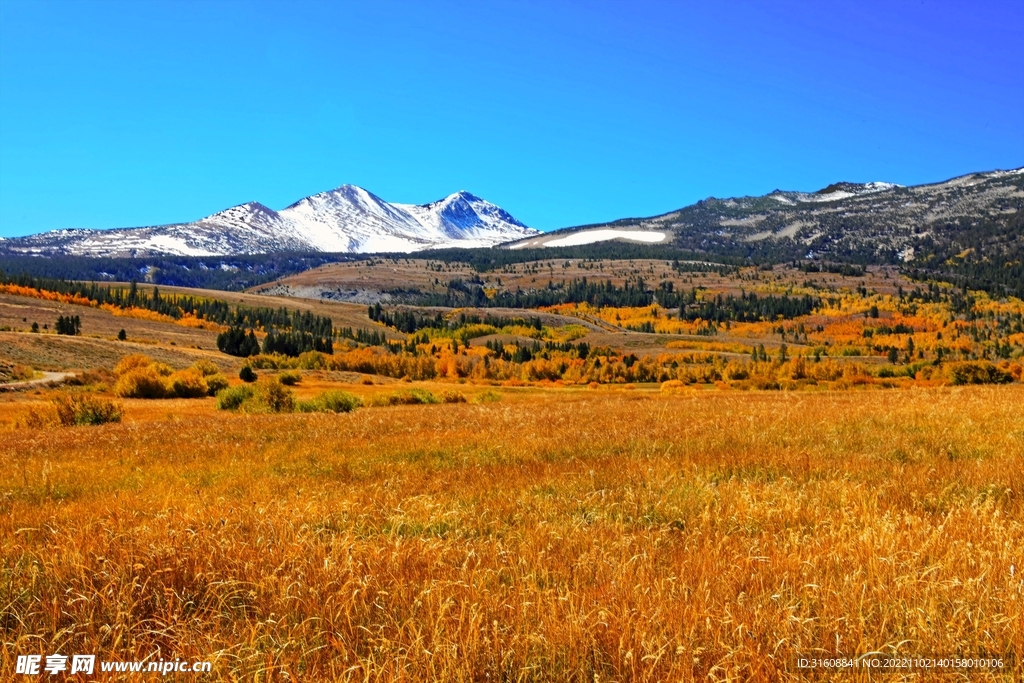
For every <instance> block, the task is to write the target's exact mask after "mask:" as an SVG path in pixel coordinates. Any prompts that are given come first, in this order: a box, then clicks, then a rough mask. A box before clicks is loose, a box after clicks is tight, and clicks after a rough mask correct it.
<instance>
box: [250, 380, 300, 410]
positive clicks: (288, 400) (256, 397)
mask: <svg viewBox="0 0 1024 683" xmlns="http://www.w3.org/2000/svg"><path fill="white" fill-rule="evenodd" d="M240 408H241V410H242V411H243V412H246V413H290V412H292V411H293V410H295V397H294V395H293V394H292V392H291V391H290V390H288V389H286V388H285V387H284V386H283V385H282V384H281V383H280V382H278V381H277V380H276V379H273V378H267V379H262V380H260V381H259V382H257V383H256V384H254V385H253V392H252V397H250V398H249V399H248V400H246V401H243V402H242V405H241V406H240Z"/></svg>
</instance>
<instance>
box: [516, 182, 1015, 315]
mask: <svg viewBox="0 0 1024 683" xmlns="http://www.w3.org/2000/svg"><path fill="white" fill-rule="evenodd" d="M607 239H617V240H619V241H623V242H633V243H646V244H651V245H653V246H662V247H663V248H666V249H673V248H674V249H675V250H678V251H685V252H689V253H693V254H705V255H707V257H709V258H711V257H717V258H722V257H730V258H739V259H750V260H751V261H754V262H758V263H765V262H767V263H780V262H789V261H811V262H822V261H830V262H840V263H856V264H876V265H886V264H888V265H901V266H903V267H904V268H905V269H907V270H910V271H917V272H919V273H921V274H925V275H933V276H940V277H942V278H943V279H952V280H963V281H965V282H968V283H969V284H971V285H972V286H975V287H980V288H985V289H989V290H990V291H998V292H999V293H1017V295H1018V296H1021V295H1022V293H1021V283H1024V268H1022V266H1021V262H1022V260H1024V169H1017V170H1013V171H992V172H989V173H975V174H971V175H966V176H962V177H959V178H954V179H952V180H948V181H945V182H941V183H935V184H929V185H918V186H914V187H902V186H899V185H894V184H891V183H880V182H873V183H864V184H858V183H834V184H832V185H829V186H828V187H826V188H824V189H822V190H819V191H818V192H814V193H806V192H783V191H779V190H776V191H774V192H771V193H770V194H767V195H764V196H760V197H735V198H728V199H716V198H714V197H709V198H707V199H704V200H701V201H699V202H697V203H696V204H693V205H691V206H687V207H685V208H682V209H679V210H677V211H672V212H670V213H667V214H663V215H661V216H654V217H651V218H628V219H622V220H617V221H613V222H610V223H606V224H598V225H586V226H580V227H576V228H568V229H565V230H559V231H556V232H553V233H547V234H545V235H543V236H540V237H532V238H528V239H524V240H519V241H516V242H513V243H511V244H509V245H506V246H507V247H509V248H512V249H528V250H534V249H539V248H545V247H565V246H570V245H583V244H594V243H596V242H599V241H602V240H607Z"/></svg>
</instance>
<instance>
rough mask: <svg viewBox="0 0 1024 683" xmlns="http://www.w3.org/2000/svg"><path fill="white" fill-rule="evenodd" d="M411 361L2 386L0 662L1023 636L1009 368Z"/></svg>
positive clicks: (381, 658)
mask: <svg viewBox="0 0 1024 683" xmlns="http://www.w3.org/2000/svg"><path fill="white" fill-rule="evenodd" d="M335 379H337V378H335ZM317 381H318V380H316V378H315V377H309V378H308V379H303V381H302V382H300V383H299V385H298V386H297V387H296V389H297V390H300V393H302V392H305V393H310V392H313V391H315V390H317V389H319V386H318V385H317ZM304 384H308V386H307V387H306V388H303V386H304ZM417 385H418V386H423V387H426V388H428V389H433V390H436V391H440V390H441V389H442V388H444V387H448V388H450V387H452V386H455V387H456V388H457V389H460V390H462V391H464V392H465V394H466V397H467V398H468V399H469V400H468V402H466V403H452V404H437V405H399V406H391V407H363V408H359V409H356V410H355V411H353V412H351V413H345V414H279V415H274V414H267V415H261V414H248V415H246V414H236V413H231V412H227V411H218V410H216V408H215V399H213V398H207V399H194V400H181V399H170V400H161V401H143V400H135V399H125V400H123V402H122V404H123V419H122V421H121V422H120V423H113V424H105V425H102V426H94V427H67V428H25V427H22V428H16V427H15V423H16V422H17V420H18V419H19V418H20V416H22V415H24V414H25V413H26V411H28V410H30V409H32V408H33V407H34V406H39V405H43V404H45V403H46V402H47V401H48V400H49V398H50V397H51V396H52V395H53V394H55V393H60V392H55V391H52V390H43V391H40V392H37V393H33V394H27V395H21V396H17V397H9V398H6V399H3V400H4V402H3V403H2V404H0V413H3V416H4V420H3V421H0V422H2V424H0V467H2V468H3V472H4V473H5V476H4V478H3V479H4V483H3V484H2V486H0V554H2V558H3V560H2V572H3V575H2V580H0V623H2V624H3V632H4V639H3V648H2V654H0V657H2V659H0V678H4V679H10V678H12V677H13V674H12V671H13V666H14V657H15V655H17V654H25V653H39V654H48V653H53V652H61V653H65V654H68V653H74V652H82V653H96V654H98V655H100V656H101V658H113V659H122V660H128V659H147V658H148V659H160V658H163V659H174V658H182V659H195V660H209V661H211V662H213V672H212V674H211V675H208V676H207V677H206V678H204V680H207V679H208V680H247V681H265V680H293V681H294V680H306V681H308V680H314V681H317V680H341V681H345V680H351V681H425V680H452V681H488V680H491V681H498V680H508V681H588V682H593V681H634V680H635V681H665V680H683V681H689V680H721V681H725V680H737V681H739V680H758V681H769V680H771V681H774V680H805V679H807V678H809V677H814V676H811V675H809V674H808V672H806V671H801V670H799V669H798V668H797V667H796V664H795V661H796V658H797V656H799V655H804V656H822V655H835V654H838V655H856V654H862V653H866V652H882V653H898V654H903V655H929V654H930V655H963V656H977V655H993V654H997V655H1002V656H1011V657H1016V661H1020V658H1021V656H1024V623H1022V619H1024V579H1022V577H1021V568H1022V567H1021V557H1022V554H1021V551H1022V549H1024V527H1022V523H1021V511H1022V505H1021V501H1020V498H1021V492H1022V491H1024V461H1022V455H1024V420H1022V419H1021V413H1020V406H1021V405H1024V387H1022V386H1021V385H1020V384H1011V385H1003V386H966V387H929V388H919V387H909V388H905V389H901V390H896V391H879V390H857V389H850V390H847V391H822V392H817V393H813V394H811V393H806V392H757V391H753V392H737V391H728V390H717V389H716V388H714V387H713V386H712V387H711V388H710V389H706V390H699V389H696V388H687V390H685V391H680V392H671V393H667V392H663V391H659V390H657V387H653V388H646V387H639V388H635V389H629V388H625V387H621V386H602V387H599V388H596V389H588V388H586V387H565V388H540V387H521V388H516V387H497V388H493V389H487V388H486V387H482V386H474V385H471V384H466V385H453V384H452V383H444V384H442V383H429V382H424V383H417ZM346 386H348V387H349V388H350V389H351V390H352V391H353V392H357V393H358V392H361V393H362V395H363V396H364V397H369V396H370V395H371V394H373V393H374V392H379V391H385V390H390V389H392V388H393V384H386V383H385V384H380V383H378V384H373V385H367V384H362V383H359V382H357V381H355V376H353V377H352V379H351V380H350V383H349V385H346ZM484 391H488V392H490V393H491V394H492V397H491V400H489V401H488V402H479V401H478V398H479V395H480V394H481V392H484ZM1007 661H1010V660H1009V659H1008V660H1007ZM1019 673H1020V672H1019V669H1016V670H1015V669H1013V668H1012V667H1011V668H1008V669H1006V670H1004V671H1003V672H1002V673H989V674H981V675H978V674H972V676H971V677H972V679H979V680H986V679H998V680H1014V677H1015V676H1018V675H1019ZM961 675H966V674H961ZM914 676H920V674H914V675H910V676H904V678H909V679H914V680H928V679H929V677H936V676H937V674H925V675H924V678H914ZM818 677H820V678H835V679H837V680H838V679H843V680H848V679H849V678H850V675H849V674H823V673H819V674H818ZM856 678H861V679H864V680H867V679H868V678H872V677H870V676H868V675H867V674H865V673H861V674H859V675H858V676H857V677H855V679H856ZM873 678H879V676H878V675H877V674H876V675H875V676H874V677H873ZM897 678H899V677H898V676H897ZM186 679H187V678H182V680H186ZM890 679H891V676H890ZM943 680H948V678H943Z"/></svg>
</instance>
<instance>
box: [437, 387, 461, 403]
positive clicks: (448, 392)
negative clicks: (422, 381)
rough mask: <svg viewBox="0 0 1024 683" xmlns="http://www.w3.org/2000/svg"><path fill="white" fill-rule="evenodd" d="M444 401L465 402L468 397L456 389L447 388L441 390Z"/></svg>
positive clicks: (442, 400)
mask: <svg viewBox="0 0 1024 683" xmlns="http://www.w3.org/2000/svg"><path fill="white" fill-rule="evenodd" d="M441 402H442V403H465V402H466V397H465V396H463V395H462V394H460V393H459V392H457V391H455V390H454V389H445V390H444V391H442V392H441Z"/></svg>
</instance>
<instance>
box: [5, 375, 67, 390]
mask: <svg viewBox="0 0 1024 683" xmlns="http://www.w3.org/2000/svg"><path fill="white" fill-rule="evenodd" d="M74 376H75V373H73V372H44V373H43V376H42V377H40V378H39V379H27V380H25V381H23V382H8V383H6V384H0V391H17V390H18V389H31V388H32V387H41V386H45V385H47V384H57V383H59V382H63V381H64V380H66V379H68V378H71V377H74Z"/></svg>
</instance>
